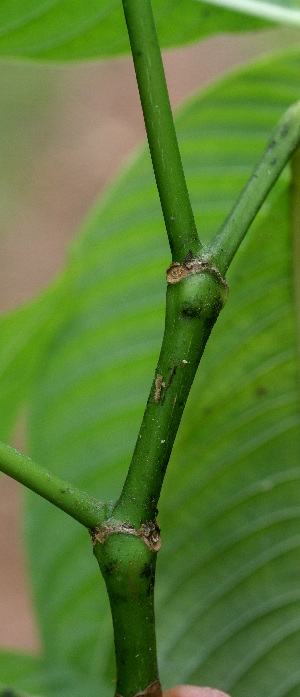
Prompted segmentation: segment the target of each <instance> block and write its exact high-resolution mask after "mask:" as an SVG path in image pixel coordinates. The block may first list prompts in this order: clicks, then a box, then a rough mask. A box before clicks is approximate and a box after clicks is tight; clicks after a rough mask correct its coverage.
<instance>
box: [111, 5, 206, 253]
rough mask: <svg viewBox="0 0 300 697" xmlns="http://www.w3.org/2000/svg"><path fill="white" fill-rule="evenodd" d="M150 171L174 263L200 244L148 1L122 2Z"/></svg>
mask: <svg viewBox="0 0 300 697" xmlns="http://www.w3.org/2000/svg"><path fill="white" fill-rule="evenodd" d="M123 7H124V13H125V19H126V23H127V29H128V34H129V39H130V44H131V51H132V56H133V62H134V67H135V72H136V79H137V83H138V88H139V93H140V99H141V104H142V109H143V114H144V120H145V126H146V132H147V137H148V142H149V148H150V153H151V157H152V163H153V169H154V174H155V178H156V183H157V188H158V192H159V196H160V202H161V207H162V211H163V216H164V220H165V225H166V229H167V233H168V237H169V243H170V248H171V253H172V259H173V261H182V260H183V259H184V257H185V256H186V255H187V253H188V251H189V249H191V250H192V252H193V254H194V256H197V255H199V254H200V251H201V243H200V241H199V238H198V234H197V229H196V224H195V220H194V216H193V211H192V208H191V203H190V199H189V194H188V190H187V186H186V181H185V176H184V172H183V167H182V162H181V157H180V152H179V148H178V142H177V136H176V132H175V127H174V122H173V117H172V111H171V106H170V100H169V95H168V89H167V85H166V79H165V73H164V67H163V62H162V58H161V51H160V46H159V42H158V38H157V33H156V28H155V23H154V18H153V13H152V7H151V2H150V0H123Z"/></svg>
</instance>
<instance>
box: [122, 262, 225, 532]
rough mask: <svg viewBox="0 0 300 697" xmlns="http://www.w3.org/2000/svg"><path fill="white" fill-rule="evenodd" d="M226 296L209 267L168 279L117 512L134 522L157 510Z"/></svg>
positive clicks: (136, 524) (223, 286)
mask: <svg viewBox="0 0 300 697" xmlns="http://www.w3.org/2000/svg"><path fill="white" fill-rule="evenodd" d="M226 297H227V286H226V285H224V283H223V282H222V281H221V280H220V279H219V278H218V277H217V276H216V275H215V274H214V273H213V272H211V271H208V270H206V271H203V272H200V273H196V274H195V275H189V276H188V277H187V278H185V279H183V280H181V281H179V282H177V283H175V284H174V285H173V284H170V285H168V288H167V300H166V320H165V333H164V338H163V343H162V348H161V353H160V357H159V360H158V365H157V368H156V371H155V376H154V379H153V383H152V387H151V391H150V395H149V399H148V402H147V406H146V410H145V414H144V418H143V421H142V425H141V429H140V432H139V435H138V439H137V442H136V446H135V451H134V454H133V458H132V462H131V465H130V469H129V472H128V475H127V479H126V482H125V484H124V488H123V491H122V494H121V497H120V499H119V501H118V503H117V505H116V507H115V510H114V515H115V516H116V517H120V518H122V519H124V520H126V521H127V522H128V523H131V524H133V525H135V526H139V525H140V524H141V523H144V522H146V521H147V520H153V518H155V515H156V509H157V503H158V499H159V495H160V490H161V487H162V483H163V479H164V475H165V471H166V467H167V464H168V461H169V458H170V455H171V452H172V448H173V444H174V440H175V437H176V434H177V431H178V427H179V423H180V420H181V417H182V414H183V410H184V407H185V404H186V401H187V398H188V394H189V391H190V388H191V385H192V382H193V380H194V377H195V374H196V371H197V368H198V365H199V361H200V358H201V356H202V353H203V351H204V348H205V345H206V342H207V339H208V337H209V335H210V332H211V330H212V328H213V325H214V323H215V321H216V319H217V317H218V314H219V312H220V310H221V308H222V307H223V305H224V303H225V301H226Z"/></svg>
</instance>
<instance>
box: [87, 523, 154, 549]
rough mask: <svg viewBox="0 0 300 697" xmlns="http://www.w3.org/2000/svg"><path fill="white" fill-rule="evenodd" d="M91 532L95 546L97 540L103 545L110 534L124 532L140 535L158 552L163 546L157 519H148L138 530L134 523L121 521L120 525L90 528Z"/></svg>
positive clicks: (148, 545)
mask: <svg viewBox="0 0 300 697" xmlns="http://www.w3.org/2000/svg"><path fill="white" fill-rule="evenodd" d="M89 533H90V536H91V540H92V543H93V546H95V544H96V543H97V542H100V544H102V545H103V544H104V542H105V540H106V539H107V538H108V537H109V535H113V534H115V533H123V534H125V535H135V536H136V537H139V538H140V540H142V541H143V542H145V544H146V545H147V547H149V549H151V550H152V552H158V551H159V550H160V548H161V537H160V527H159V525H158V523H157V522H156V520H154V521H153V520H147V521H146V523H143V524H142V525H141V527H140V528H139V529H138V530H136V529H135V528H134V526H133V525H127V524H126V523H121V524H120V525H103V526H102V527H101V528H100V527H96V528H94V529H93V530H89Z"/></svg>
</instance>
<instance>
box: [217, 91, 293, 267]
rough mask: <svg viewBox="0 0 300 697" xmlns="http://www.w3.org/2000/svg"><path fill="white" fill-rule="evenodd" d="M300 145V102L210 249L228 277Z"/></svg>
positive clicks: (284, 120) (286, 116)
mask: <svg viewBox="0 0 300 697" xmlns="http://www.w3.org/2000/svg"><path fill="white" fill-rule="evenodd" d="M299 141H300V101H299V102H296V103H295V104H293V105H292V106H291V107H289V109H287V111H286V112H285V113H284V115H283V117H282V118H281V119H280V121H279V122H278V124H277V126H276V127H275V129H274V131H273V133H272V136H271V139H270V142H269V144H268V146H267V148H266V150H265V152H264V153H263V155H262V158H261V160H260V162H259V163H258V165H257V166H256V168H255V169H254V172H253V174H252V175H251V177H250V179H249V181H248V182H247V184H246V186H245V187H244V189H243V191H242V192H241V194H240V196H239V198H238V199H237V201H236V203H235V204H234V206H233V208H232V210H231V211H230V213H229V215H228V216H227V218H226V219H225V221H224V223H223V224H222V226H221V227H220V229H219V230H218V232H217V233H216V235H215V236H214V237H213V239H212V241H211V243H210V245H209V247H210V250H211V253H212V259H213V261H214V263H215V264H216V266H217V267H218V269H219V271H220V273H221V274H223V275H225V274H226V271H227V269H228V267H229V264H230V263H231V261H232V259H233V257H234V255H235V253H236V251H237V250H238V248H239V246H240V244H241V242H242V241H243V239H244V237H245V235H246V232H247V231H248V229H249V227H250V225H251V223H252V222H253V220H254V218H255V216H256V214H257V213H258V211H259V209H260V207H261V205H262V204H263V202H264V200H265V199H266V197H267V195H268V193H269V191H270V190H271V189H272V187H273V186H274V184H275V182H276V180H277V179H278V177H279V175H280V173H281V172H282V170H283V168H284V166H285V165H286V163H287V162H288V160H289V159H290V157H291V156H292V154H293V152H294V151H295V150H296V148H297V146H298V145H299Z"/></svg>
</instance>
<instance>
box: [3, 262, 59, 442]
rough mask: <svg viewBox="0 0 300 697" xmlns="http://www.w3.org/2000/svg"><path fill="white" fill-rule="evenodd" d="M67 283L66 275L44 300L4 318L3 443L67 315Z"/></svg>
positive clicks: (41, 299) (44, 295)
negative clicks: (50, 344) (65, 290)
mask: <svg viewBox="0 0 300 697" xmlns="http://www.w3.org/2000/svg"><path fill="white" fill-rule="evenodd" d="M67 283H68V281H67V275H66V277H62V278H61V279H60V280H59V281H57V282H55V283H54V284H53V285H52V286H51V287H50V288H48V289H47V290H46V291H45V292H44V293H42V294H41V296H40V297H38V298H37V299H35V300H33V301H31V302H29V303H26V304H25V305H24V306H22V307H21V308H19V309H17V310H15V311H13V312H9V313H7V314H5V315H3V316H2V317H1V319H0V346H1V351H0V438H1V440H9V438H10V435H11V430H12V428H13V426H14V423H15V420H16V416H17V415H18V414H19V411H20V407H21V406H22V404H23V403H24V401H25V399H26V398H27V397H28V394H29V393H30V390H31V388H32V384H33V381H34V375H35V368H36V364H37V362H38V361H39V360H40V356H41V355H42V354H43V351H44V349H45V346H46V344H47V341H49V340H50V337H51V336H52V334H53V332H54V331H56V330H57V327H58V326H59V324H60V323H61V322H62V321H63V318H64V316H65V312H67V306H66V303H64V304H62V303H61V297H62V289H63V287H64V289H65V288H66V287H67ZM64 297H65V294H64Z"/></svg>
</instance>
